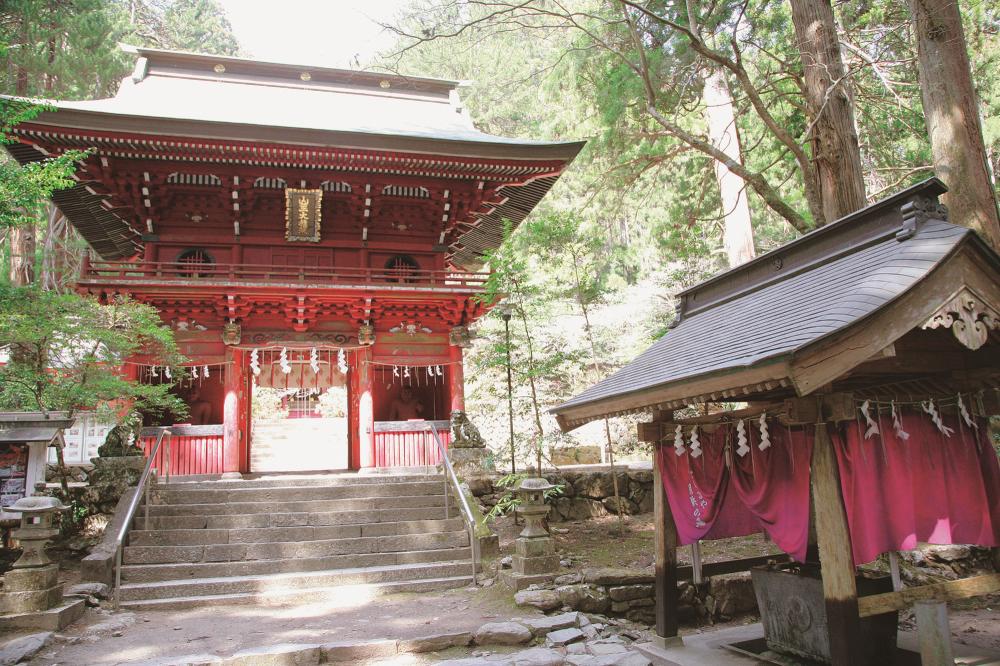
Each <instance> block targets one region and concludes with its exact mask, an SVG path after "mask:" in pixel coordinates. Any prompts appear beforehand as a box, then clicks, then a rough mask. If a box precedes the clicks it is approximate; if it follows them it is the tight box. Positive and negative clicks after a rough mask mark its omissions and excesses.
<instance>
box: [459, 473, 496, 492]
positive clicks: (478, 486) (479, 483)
mask: <svg viewBox="0 0 1000 666" xmlns="http://www.w3.org/2000/svg"><path fill="white" fill-rule="evenodd" d="M464 480H465V483H466V484H467V485H468V486H469V492H471V493H472V495H473V497H482V496H483V495H489V494H490V493H492V492H493V479H491V478H490V477H488V476H470V477H468V478H466V479H464Z"/></svg>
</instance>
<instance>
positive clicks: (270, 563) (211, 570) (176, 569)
mask: <svg viewBox="0 0 1000 666" xmlns="http://www.w3.org/2000/svg"><path fill="white" fill-rule="evenodd" d="M471 557H472V552H471V550H470V549H469V548H468V546H466V547H464V548H445V549H438V550H413V551H401V552H398V553H363V554H360V555H334V556H331V557H312V558H295V559H280V560H249V561H242V562H190V563H189V562H184V563H180V564H129V565H125V566H123V567H122V580H123V581H125V582H127V583H152V582H158V581H165V580H188V579H192V578H220V577H226V576H263V575H269V574H279V573H296V572H309V571H325V570H328V569H356V568H363V567H380V566H393V565H397V564H419V563H426V562H452V561H461V560H465V561H466V562H468V561H470V558H471ZM470 566H471V565H470Z"/></svg>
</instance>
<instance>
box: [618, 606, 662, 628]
mask: <svg viewBox="0 0 1000 666" xmlns="http://www.w3.org/2000/svg"><path fill="white" fill-rule="evenodd" d="M625 618H626V619H627V620H631V621H632V622H639V623H641V624H646V625H653V624H656V611H655V610H654V609H653V608H635V609H633V610H630V611H629V612H627V613H625Z"/></svg>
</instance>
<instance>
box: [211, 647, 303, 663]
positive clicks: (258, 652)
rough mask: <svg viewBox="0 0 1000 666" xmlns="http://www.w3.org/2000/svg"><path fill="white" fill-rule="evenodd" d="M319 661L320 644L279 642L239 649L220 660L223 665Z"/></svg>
mask: <svg viewBox="0 0 1000 666" xmlns="http://www.w3.org/2000/svg"><path fill="white" fill-rule="evenodd" d="M319 661H320V646H318V645H304V644H301V643H279V644H277V645H268V646H263V647H254V648H248V649H246V650H240V651H239V652H237V653H235V654H234V655H233V656H232V657H229V658H228V659H224V660H223V661H222V663H223V664H225V666H312V665H313V664H318V663H319Z"/></svg>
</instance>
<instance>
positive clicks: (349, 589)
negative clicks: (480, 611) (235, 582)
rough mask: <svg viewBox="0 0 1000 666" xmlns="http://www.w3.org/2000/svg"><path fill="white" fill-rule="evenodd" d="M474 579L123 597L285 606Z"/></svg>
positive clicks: (172, 605)
mask: <svg viewBox="0 0 1000 666" xmlns="http://www.w3.org/2000/svg"><path fill="white" fill-rule="evenodd" d="M471 582H472V576H471V571H470V573H469V575H464V576H461V575H459V576H447V577H442V578H427V579H423V580H408V581H401V582H391V583H375V584H358V585H336V586H329V587H316V588H306V589H301V590H299V589H296V590H268V591H266V592H246V593H234V594H211V595H204V596H186V597H183V596H182V597H166V598H157V599H143V600H123V601H122V606H124V607H126V608H132V609H134V610H144V609H148V610H183V609H186V608H203V607H209V606H228V605H237V604H254V605H256V606H282V605H286V604H302V603H317V602H323V601H331V600H337V599H358V598H365V599H367V598H371V597H379V596H383V595H386V594H398V593H401V592H410V593H417V592H432V591H436V590H448V589H453V588H456V587H465V586H466V585H469V584H470V583H471Z"/></svg>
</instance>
